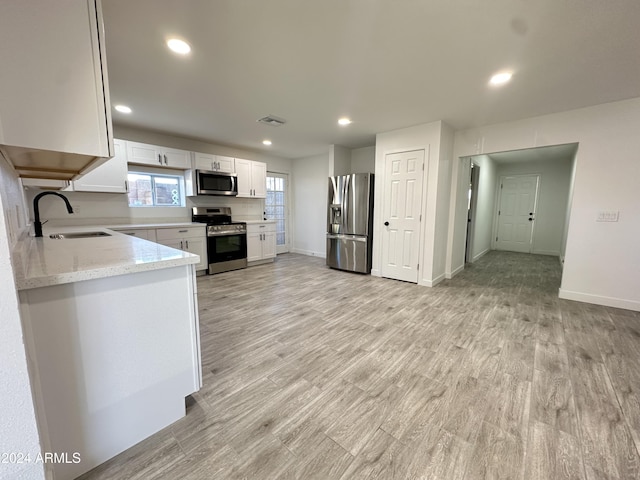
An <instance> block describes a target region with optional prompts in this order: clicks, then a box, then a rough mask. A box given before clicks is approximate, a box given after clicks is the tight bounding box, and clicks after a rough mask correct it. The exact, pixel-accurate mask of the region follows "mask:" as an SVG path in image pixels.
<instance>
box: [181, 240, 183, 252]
mask: <svg viewBox="0 0 640 480" xmlns="http://www.w3.org/2000/svg"><path fill="white" fill-rule="evenodd" d="M182 249H183V248H182V240H180V250H182Z"/></svg>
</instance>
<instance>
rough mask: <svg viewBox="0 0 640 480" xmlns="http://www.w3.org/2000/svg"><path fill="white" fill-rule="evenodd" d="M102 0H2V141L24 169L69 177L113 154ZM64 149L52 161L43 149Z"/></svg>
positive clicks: (17, 166) (17, 163)
mask: <svg viewBox="0 0 640 480" xmlns="http://www.w3.org/2000/svg"><path fill="white" fill-rule="evenodd" d="M100 7H101V5H100V1H99V0H59V1H55V2H52V1H51V0H29V1H26V2H25V1H1V2H0V65H2V67H1V68H0V145H3V146H4V148H3V149H4V150H5V151H6V152H8V154H9V157H10V159H11V161H12V163H13V164H14V165H15V166H16V169H17V170H18V172H19V173H22V172H21V169H20V168H19V167H21V166H24V167H25V170H29V169H30V170H31V171H37V169H38V168H40V167H42V168H44V169H46V168H49V169H50V170H53V171H55V170H56V169H57V170H58V171H59V172H60V175H59V176H60V177H61V176H63V175H65V174H67V175H68V177H67V179H70V178H72V177H73V176H74V175H75V174H77V173H78V172H79V171H81V170H83V169H84V168H85V167H86V166H87V165H88V164H90V163H91V161H92V159H93V158H95V157H111V156H112V155H113V144H112V141H113V139H112V128H111V107H110V103H109V85H108V81H107V70H106V55H105V51H104V31H103V26H102V12H101V8H100ZM34 149H37V150H43V151H47V152H63V153H67V154H71V155H67V156H60V155H58V156H57V157H56V158H57V162H56V165H55V166H54V165H52V164H53V162H52V161H51V158H50V157H47V156H46V155H45V154H44V153H43V152H34Z"/></svg>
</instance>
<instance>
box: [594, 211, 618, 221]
mask: <svg viewBox="0 0 640 480" xmlns="http://www.w3.org/2000/svg"><path fill="white" fill-rule="evenodd" d="M618 213H619V212H618V211H617V210H600V211H599V212H598V215H597V217H596V222H617V221H618Z"/></svg>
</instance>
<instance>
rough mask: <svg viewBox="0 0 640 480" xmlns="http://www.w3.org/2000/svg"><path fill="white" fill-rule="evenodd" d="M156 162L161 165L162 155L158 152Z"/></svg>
mask: <svg viewBox="0 0 640 480" xmlns="http://www.w3.org/2000/svg"><path fill="white" fill-rule="evenodd" d="M158 163H159V164H160V165H162V155H160V154H158Z"/></svg>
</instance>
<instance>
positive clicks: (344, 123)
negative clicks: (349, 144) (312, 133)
mask: <svg viewBox="0 0 640 480" xmlns="http://www.w3.org/2000/svg"><path fill="white" fill-rule="evenodd" d="M338 123H339V124H340V125H343V126H344V125H349V124H350V123H351V120H349V119H348V118H347V117H343V118H341V119H340V120H338Z"/></svg>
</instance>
